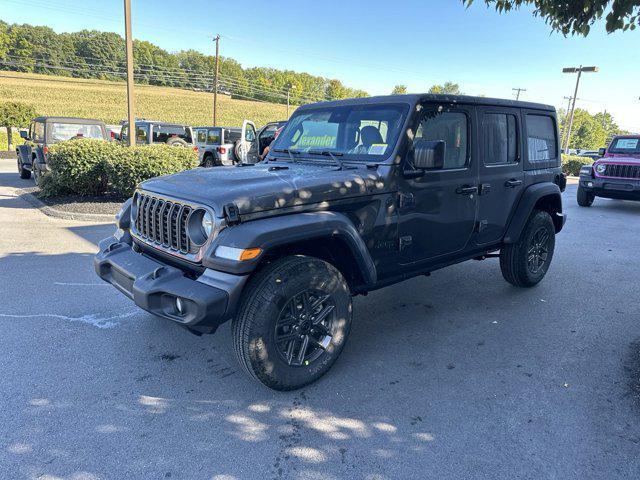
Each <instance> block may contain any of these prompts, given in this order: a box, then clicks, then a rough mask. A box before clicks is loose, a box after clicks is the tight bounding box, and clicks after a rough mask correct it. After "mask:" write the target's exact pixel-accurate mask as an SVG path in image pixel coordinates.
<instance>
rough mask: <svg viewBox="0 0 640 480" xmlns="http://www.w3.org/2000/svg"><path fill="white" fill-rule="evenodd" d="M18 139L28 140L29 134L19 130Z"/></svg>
mask: <svg viewBox="0 0 640 480" xmlns="http://www.w3.org/2000/svg"><path fill="white" fill-rule="evenodd" d="M20 138H22V139H24V140H29V132H28V131H26V130H20Z"/></svg>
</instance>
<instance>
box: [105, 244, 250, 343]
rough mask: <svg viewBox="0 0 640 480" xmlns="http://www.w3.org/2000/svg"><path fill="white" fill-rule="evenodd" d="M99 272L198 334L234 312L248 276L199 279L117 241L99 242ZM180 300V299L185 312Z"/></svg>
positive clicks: (144, 304) (209, 330) (216, 275)
mask: <svg viewBox="0 0 640 480" xmlns="http://www.w3.org/2000/svg"><path fill="white" fill-rule="evenodd" d="M94 267H95V270H96V273H97V274H98V276H100V278H102V279H103V280H104V281H106V282H108V283H110V284H111V285H113V286H114V287H116V288H117V289H118V290H119V291H120V292H122V293H123V294H125V295H126V296H127V297H129V298H130V299H132V300H133V301H134V302H135V304H136V305H138V306H139V307H140V308H143V309H144V310H146V311H148V312H150V313H153V314H155V315H158V316H160V317H163V318H167V319H170V320H173V321H175V322H177V323H180V324H182V325H184V326H185V327H188V328H189V329H190V330H192V331H194V332H197V333H212V332H213V331H215V329H216V328H217V327H218V326H219V325H220V324H222V323H224V322H225V321H227V320H229V319H230V318H231V317H232V316H233V314H234V313H235V306H236V303H237V301H238V299H239V297H240V293H241V291H242V287H243V286H244V284H245V282H246V280H247V277H246V276H240V275H230V274H227V273H223V272H217V271H213V270H206V271H205V272H204V274H202V275H201V276H200V277H198V278H197V279H195V280H194V279H192V278H189V277H187V276H186V275H185V273H184V272H183V271H182V270H180V269H179V268H176V267H173V266H170V265H167V264H164V263H161V262H159V261H157V260H155V259H152V258H149V257H148V256H145V255H143V254H140V253H137V252H135V251H134V250H133V249H132V246H131V245H130V244H129V243H126V242H121V241H119V240H117V239H116V238H114V237H110V238H107V239H105V240H103V241H102V242H100V251H99V252H98V253H97V254H96V256H95V258H94ZM176 299H180V303H181V305H180V307H181V311H180V310H179V308H178V305H177V303H176Z"/></svg>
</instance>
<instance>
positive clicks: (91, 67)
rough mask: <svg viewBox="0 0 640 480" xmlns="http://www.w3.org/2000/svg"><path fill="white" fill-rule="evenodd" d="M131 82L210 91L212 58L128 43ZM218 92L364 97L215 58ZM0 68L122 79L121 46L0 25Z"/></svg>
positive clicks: (113, 37)
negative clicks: (130, 48)
mask: <svg viewBox="0 0 640 480" xmlns="http://www.w3.org/2000/svg"><path fill="white" fill-rule="evenodd" d="M133 50H134V63H135V66H134V74H135V81H136V83H140V84H148V85H156V86H162V87H178V88H185V89H190V90H196V91H213V79H214V72H215V57H213V56H211V55H204V54H202V53H200V52H197V51H195V50H187V51H179V52H168V51H166V50H163V49H162V48H160V47H158V46H156V45H154V44H153V43H150V42H147V41H142V40H134V44H133ZM219 67H220V73H219V79H220V81H219V89H220V90H221V91H223V92H227V93H230V94H231V95H232V97H235V98H239V99H246V100H260V101H265V102H271V103H286V102H287V93H289V101H290V102H291V103H292V104H298V105H299V104H303V103H310V102H316V101H321V100H333V99H341V98H349V97H363V96H367V92H365V91H362V90H357V89H353V88H349V87H347V86H345V85H343V84H342V82H340V81H339V80H336V79H329V78H324V77H319V76H314V75H310V74H308V73H298V72H293V71H290V70H278V69H275V68H263V67H254V68H243V67H242V66H241V65H240V63H238V62H237V61H236V60H234V59H232V58H226V57H221V60H220V65H219ZM0 70H11V71H18V72H27V73H42V74H49V75H58V76H66V77H74V78H92V79H100V80H112V81H122V80H124V78H125V73H126V63H125V42H124V39H123V38H122V37H121V36H120V35H118V34H116V33H111V32H99V31H95V30H83V31H80V32H75V33H56V32H55V31H53V30H52V29H51V28H49V27H44V26H32V25H26V24H25V25H17V24H7V23H6V22H3V21H0Z"/></svg>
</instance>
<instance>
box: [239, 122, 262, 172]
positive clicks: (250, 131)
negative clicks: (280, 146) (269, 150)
mask: <svg viewBox="0 0 640 480" xmlns="http://www.w3.org/2000/svg"><path fill="white" fill-rule="evenodd" d="M258 153H259V152H258V137H257V134H256V127H255V125H254V124H253V123H252V122H250V121H248V120H245V121H244V122H242V136H241V137H240V158H239V160H240V163H257V162H258V161H259V160H260V158H259V156H258Z"/></svg>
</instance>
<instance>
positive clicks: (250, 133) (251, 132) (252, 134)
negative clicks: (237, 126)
mask: <svg viewBox="0 0 640 480" xmlns="http://www.w3.org/2000/svg"><path fill="white" fill-rule="evenodd" d="M244 139H245V140H246V141H247V142H253V141H254V140H255V139H256V131H255V129H254V128H253V125H247V128H246V130H245V132H244Z"/></svg>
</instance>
